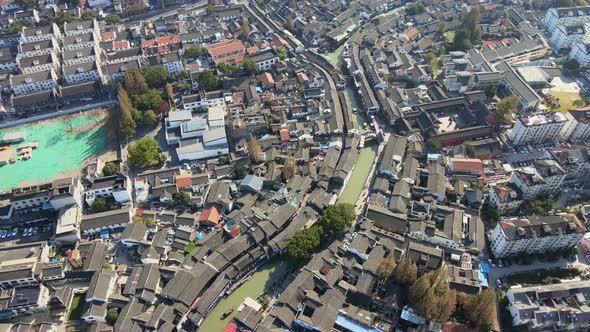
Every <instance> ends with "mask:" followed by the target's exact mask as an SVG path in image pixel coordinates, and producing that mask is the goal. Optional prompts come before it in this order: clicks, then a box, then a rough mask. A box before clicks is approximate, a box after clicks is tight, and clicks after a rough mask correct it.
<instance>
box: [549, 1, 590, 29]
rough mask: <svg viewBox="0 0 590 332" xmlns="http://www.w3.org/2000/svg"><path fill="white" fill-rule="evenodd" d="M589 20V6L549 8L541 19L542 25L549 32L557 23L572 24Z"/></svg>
mask: <svg viewBox="0 0 590 332" xmlns="http://www.w3.org/2000/svg"><path fill="white" fill-rule="evenodd" d="M586 22H590V6H580V7H564V8H549V9H548V10H547V13H546V14H545V19H544V20H543V27H544V28H545V30H546V31H547V32H549V33H552V32H553V31H555V28H556V27H557V26H558V25H574V24H583V23H586Z"/></svg>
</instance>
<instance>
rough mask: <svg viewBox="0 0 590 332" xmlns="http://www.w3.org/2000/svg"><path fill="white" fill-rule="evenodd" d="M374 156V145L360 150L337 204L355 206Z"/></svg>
mask: <svg viewBox="0 0 590 332" xmlns="http://www.w3.org/2000/svg"><path fill="white" fill-rule="evenodd" d="M376 156H377V146H376V145H372V146H366V147H364V148H362V149H361V151H360V153H359V157H358V159H357V161H356V164H355V165H354V169H353V170H352V175H351V176H350V179H349V180H348V183H346V187H344V190H343V191H342V194H341V195H340V198H338V202H339V203H350V204H356V201H357V200H358V198H359V196H360V195H361V192H362V191H363V187H364V185H365V183H366V182H367V177H368V176H369V172H370V171H371V166H372V165H373V161H374V160H375V157H376Z"/></svg>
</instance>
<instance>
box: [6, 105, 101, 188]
mask: <svg viewBox="0 0 590 332" xmlns="http://www.w3.org/2000/svg"><path fill="white" fill-rule="evenodd" d="M103 120H104V116H95V115H91V114H85V115H81V116H74V117H69V118H60V119H58V120H54V121H44V122H41V123H33V124H29V125H23V126H19V127H14V128H10V129H4V130H0V138H1V137H3V136H4V134H6V133H12V132H24V133H26V135H27V137H26V140H25V141H24V142H23V143H31V142H34V141H37V142H38V143H39V147H38V148H37V149H35V150H33V153H32V157H31V159H29V160H17V161H16V162H15V163H14V164H8V165H5V166H0V190H3V189H7V188H11V187H16V186H18V184H19V182H20V181H23V180H36V179H51V178H53V177H54V176H55V175H57V174H58V173H61V172H66V171H71V170H75V169H78V168H79V167H80V165H81V163H82V161H84V160H85V159H86V158H88V157H91V156H96V155H99V154H101V153H102V152H103V151H104V145H105V130H104V127H103V126H101V125H98V124H99V123H100V122H101V121H103ZM16 147H17V145H16V144H14V145H12V146H11V148H16ZM14 157H15V158H16V155H14Z"/></svg>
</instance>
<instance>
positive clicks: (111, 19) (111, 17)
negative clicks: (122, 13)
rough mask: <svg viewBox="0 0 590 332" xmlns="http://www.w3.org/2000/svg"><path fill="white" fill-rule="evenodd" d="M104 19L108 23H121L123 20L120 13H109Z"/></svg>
mask: <svg viewBox="0 0 590 332" xmlns="http://www.w3.org/2000/svg"><path fill="white" fill-rule="evenodd" d="M104 21H105V22H106V23H108V24H119V22H121V17H119V15H109V16H107V17H105V18H104Z"/></svg>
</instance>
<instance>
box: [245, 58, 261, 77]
mask: <svg viewBox="0 0 590 332" xmlns="http://www.w3.org/2000/svg"><path fill="white" fill-rule="evenodd" d="M242 70H244V71H245V72H247V73H249V74H254V73H256V71H257V70H258V65H257V64H256V62H254V60H252V59H251V58H248V57H245V58H244V60H242Z"/></svg>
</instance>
